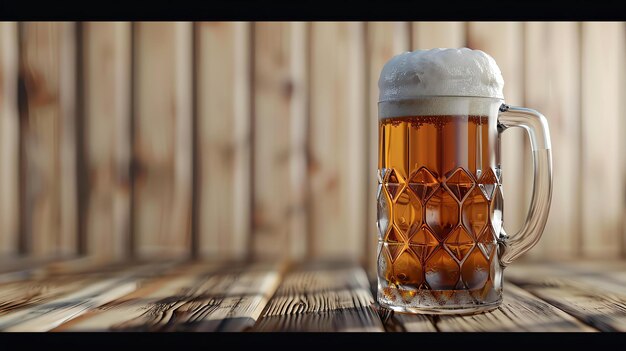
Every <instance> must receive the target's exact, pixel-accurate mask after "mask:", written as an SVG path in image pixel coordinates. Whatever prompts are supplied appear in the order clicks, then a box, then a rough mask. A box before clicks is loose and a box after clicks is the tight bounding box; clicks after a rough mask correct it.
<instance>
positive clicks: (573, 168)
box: [524, 22, 582, 259]
mask: <svg viewBox="0 0 626 351" xmlns="http://www.w3.org/2000/svg"><path fill="white" fill-rule="evenodd" d="M524 37H525V48H526V49H525V57H524V73H525V78H524V96H525V100H526V102H525V103H526V105H527V107H529V108H532V109H535V110H537V111H540V112H541V113H542V114H544V115H545V116H546V118H547V119H548V123H549V125H550V138H551V141H552V150H553V151H552V152H553V154H554V155H558V157H554V160H553V177H554V186H553V193H552V205H551V207H550V216H549V217H548V223H547V225H546V228H545V230H544V235H543V237H542V239H541V242H540V244H538V245H537V246H536V247H535V248H533V249H532V250H531V251H530V252H529V254H528V256H529V257H536V258H539V257H549V258H551V259H557V258H564V257H574V256H576V255H579V254H580V252H581V251H582V248H581V238H580V236H581V230H580V216H579V213H580V212H579V211H580V200H581V197H580V195H581V194H580V191H579V190H580V189H581V177H580V171H579V167H580V160H581V153H580V149H579V145H580V132H581V129H580V124H581V121H580V33H579V24H578V23H573V22H549V23H548V22H528V23H525V24H524Z"/></svg>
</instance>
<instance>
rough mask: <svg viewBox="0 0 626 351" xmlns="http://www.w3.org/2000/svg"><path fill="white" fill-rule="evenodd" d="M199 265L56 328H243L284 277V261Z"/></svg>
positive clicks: (248, 323)
mask: <svg viewBox="0 0 626 351" xmlns="http://www.w3.org/2000/svg"><path fill="white" fill-rule="evenodd" d="M217 268H218V267H217V266H215V265H208V264H206V263H200V264H196V265H192V266H190V267H189V268H188V269H186V270H184V271H179V272H178V273H177V274H171V275H169V276H168V277H165V278H164V279H160V280H156V281H154V282H152V283H151V284H147V285H145V286H144V287H143V288H141V289H139V290H137V291H136V292H135V293H133V294H130V295H128V296H125V297H124V298H122V299H119V300H118V301H114V302H112V303H110V304H108V305H106V306H102V307H101V308H98V309H95V310H93V311H92V312H91V313H90V314H88V315H85V316H84V317H83V318H81V319H80V320H78V319H77V320H75V321H73V322H71V323H68V324H67V325H64V326H61V328H59V329H57V331H106V330H111V331H203V332H208V331H243V330H245V329H247V328H249V327H250V326H252V325H253V324H254V323H255V322H256V320H257V318H258V317H259V315H260V313H261V311H262V309H263V308H264V307H265V305H266V304H267V301H268V300H269V298H270V297H271V295H272V293H273V292H274V291H275V290H276V287H277V286H278V283H279V281H280V274H281V273H280V272H281V270H282V268H281V266H280V265H278V266H277V265H267V264H261V265H258V266H254V265H253V266H252V267H248V268H246V269H245V270H242V269H241V268H239V269H221V271H217V270H216V269H217Z"/></svg>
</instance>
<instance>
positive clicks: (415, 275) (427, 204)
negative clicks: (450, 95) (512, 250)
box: [378, 115, 502, 305]
mask: <svg viewBox="0 0 626 351" xmlns="http://www.w3.org/2000/svg"><path fill="white" fill-rule="evenodd" d="M492 122H495V120H494V121H492ZM491 124H493V123H491ZM496 142H497V129H496V128H494V126H493V125H490V121H489V117H488V116H472V115H469V116H468V115H444V116H410V117H400V118H386V119H381V120H380V122H379V165H378V168H379V185H378V235H379V237H378V239H379V245H378V259H379V264H378V266H379V270H380V271H379V278H382V279H381V281H380V282H379V284H380V285H381V286H380V288H381V289H380V291H381V294H380V296H379V298H380V299H382V300H383V301H384V302H388V303H389V304H398V303H405V304H407V305H411V304H423V302H424V301H423V300H429V301H430V300H432V301H436V303H437V304H438V305H447V304H451V305H459V304H468V303H470V304H471V303H476V302H477V301H486V300H490V299H491V300H495V299H497V297H498V296H499V291H500V286H501V279H500V277H499V276H496V275H498V274H499V273H500V268H499V266H498V258H497V254H496V249H497V233H499V232H500V228H501V227H502V193H501V190H500V182H499V179H500V169H499V166H498V164H497V163H496V160H497V159H498V157H497V156H498V155H496V151H497V148H495V147H494V145H495V144H496Z"/></svg>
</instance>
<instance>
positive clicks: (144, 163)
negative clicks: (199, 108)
mask: <svg viewBox="0 0 626 351" xmlns="http://www.w3.org/2000/svg"><path fill="white" fill-rule="evenodd" d="M134 40H135V41H134V45H135V53H136V57H135V58H134V59H135V60H136V61H135V65H134V67H135V72H134V74H135V77H134V79H135V81H136V84H135V85H134V89H135V91H134V96H135V98H136V101H135V102H134V104H135V108H136V110H135V135H134V140H133V141H134V143H133V154H134V160H135V161H136V167H135V168H136V173H135V174H134V176H135V177H136V178H135V183H134V186H135V189H134V196H135V198H134V199H133V204H134V206H135V208H134V218H133V221H134V223H133V229H134V230H133V231H134V233H135V235H136V238H135V241H134V242H135V243H136V247H135V251H136V254H137V255H138V256H139V257H150V256H152V257H163V256H184V255H188V254H189V253H190V248H191V244H190V225H191V181H192V173H191V172H192V167H191V166H192V165H191V162H192V159H191V156H192V153H191V150H192V149H191V147H192V138H191V124H192V94H191V89H192V69H191V68H192V24H191V23H188V22H187V23H181V22H168V23H160V22H145V23H144V22H141V23H137V24H136V31H135V38H134Z"/></svg>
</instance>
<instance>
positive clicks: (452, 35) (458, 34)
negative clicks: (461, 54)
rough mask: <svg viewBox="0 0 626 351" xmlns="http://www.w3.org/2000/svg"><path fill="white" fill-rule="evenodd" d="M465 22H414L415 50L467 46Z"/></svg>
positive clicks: (413, 45)
mask: <svg viewBox="0 0 626 351" xmlns="http://www.w3.org/2000/svg"><path fill="white" fill-rule="evenodd" d="M466 26H467V24H466V23H465V22H413V25H412V27H413V29H412V31H413V38H412V40H413V43H412V48H413V50H418V49H419V50H428V49H433V48H460V47H464V46H465V45H466V34H465V32H466Z"/></svg>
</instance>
